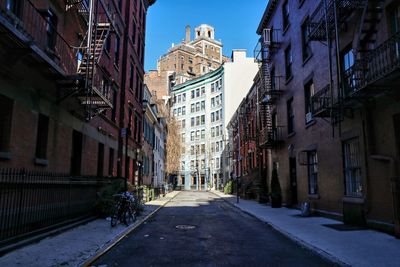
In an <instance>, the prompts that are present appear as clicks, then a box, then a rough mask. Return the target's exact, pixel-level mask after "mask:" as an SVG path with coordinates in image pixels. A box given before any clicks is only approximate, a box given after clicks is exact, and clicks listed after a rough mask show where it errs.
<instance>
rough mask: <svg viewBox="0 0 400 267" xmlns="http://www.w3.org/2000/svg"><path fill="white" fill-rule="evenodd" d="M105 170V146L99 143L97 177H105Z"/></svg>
mask: <svg viewBox="0 0 400 267" xmlns="http://www.w3.org/2000/svg"><path fill="white" fill-rule="evenodd" d="M103 170H104V144H102V143H99V145H98V151H97V177H103Z"/></svg>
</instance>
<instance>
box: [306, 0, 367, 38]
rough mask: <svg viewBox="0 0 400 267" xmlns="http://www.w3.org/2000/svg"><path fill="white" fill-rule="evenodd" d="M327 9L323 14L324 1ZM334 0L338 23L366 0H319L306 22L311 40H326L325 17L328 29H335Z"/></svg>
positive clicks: (360, 6) (330, 30) (363, 4)
mask: <svg viewBox="0 0 400 267" xmlns="http://www.w3.org/2000/svg"><path fill="white" fill-rule="evenodd" d="M325 1H326V5H327V10H326V14H325V3H324V2H325ZM335 2H336V7H337V9H336V14H337V19H338V23H339V24H341V23H342V22H344V21H345V20H346V19H347V18H348V16H349V15H350V14H351V13H352V12H353V11H354V10H355V9H357V8H363V7H364V6H365V4H366V3H367V0H330V1H329V0H321V2H320V3H319V5H318V6H317V8H316V9H315V11H314V12H313V13H312V14H311V16H310V20H309V22H308V25H307V28H308V36H309V38H310V39H311V40H315V41H325V40H326V19H327V20H328V31H329V32H330V33H332V32H333V31H334V30H335V12H334V8H335Z"/></svg>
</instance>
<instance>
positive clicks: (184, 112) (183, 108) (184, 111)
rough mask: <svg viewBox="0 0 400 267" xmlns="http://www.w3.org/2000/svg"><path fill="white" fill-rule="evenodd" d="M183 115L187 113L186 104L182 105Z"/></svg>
mask: <svg viewBox="0 0 400 267" xmlns="http://www.w3.org/2000/svg"><path fill="white" fill-rule="evenodd" d="M182 115H186V107H185V106H183V107H182Z"/></svg>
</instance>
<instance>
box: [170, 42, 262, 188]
mask: <svg viewBox="0 0 400 267" xmlns="http://www.w3.org/2000/svg"><path fill="white" fill-rule="evenodd" d="M256 72H257V64H256V63H255V62H254V59H253V58H247V57H246V51H245V50H234V51H233V52H232V62H227V63H225V64H223V65H222V66H221V67H220V68H218V69H217V70H215V71H212V72H209V73H207V74H205V75H202V76H200V77H198V78H196V79H193V80H190V81H187V82H185V83H183V84H180V85H176V86H174V87H173V88H172V90H173V91H172V96H173V101H172V103H173V104H172V107H171V109H172V114H173V115H174V116H175V117H176V118H177V120H178V121H179V122H180V124H181V129H182V133H181V134H182V135H181V136H182V143H183V151H182V157H181V172H180V174H179V177H178V181H177V182H178V185H181V186H184V188H185V189H206V188H209V187H213V188H219V187H220V186H221V184H222V178H223V168H222V167H223V160H222V152H223V150H224V147H225V142H226V136H227V135H226V123H227V121H229V119H226V117H230V116H231V115H232V112H233V110H234V108H232V106H233V107H234V106H237V105H238V104H239V102H240V100H241V98H242V97H243V95H245V94H246V90H248V89H249V88H250V86H251V83H252V79H253V77H254V76H255V74H256ZM235 79H237V80H235ZM239 80H240V81H239Z"/></svg>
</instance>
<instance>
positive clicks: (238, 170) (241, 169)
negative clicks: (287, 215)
mask: <svg viewBox="0 0 400 267" xmlns="http://www.w3.org/2000/svg"><path fill="white" fill-rule="evenodd" d="M259 74H260V73H257V75H255V77H254V80H253V85H252V86H251V88H250V90H249V91H248V93H247V95H246V96H245V97H244V98H243V100H242V101H241V103H240V105H239V106H238V108H237V110H236V112H235V113H234V114H233V116H232V118H231V120H230V121H229V123H228V125H227V129H228V134H229V136H228V141H229V148H230V149H229V151H227V154H228V155H229V156H228V158H227V159H226V161H227V163H226V164H227V166H228V167H227V169H228V170H229V172H230V173H231V175H230V178H233V179H236V178H239V181H240V182H239V194H240V195H241V196H242V197H245V198H253V199H257V200H258V201H260V202H266V201H267V196H266V193H267V190H268V184H267V182H268V181H267V166H268V164H267V159H268V158H269V157H268V150H267V147H266V146H264V145H265V144H264V143H262V140H264V136H263V132H262V131H261V129H262V128H263V125H264V124H265V122H263V119H265V118H266V114H265V113H266V105H263V103H262V101H261V100H262V96H261V94H260V93H261V91H262V90H261V86H260V78H259Z"/></svg>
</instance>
